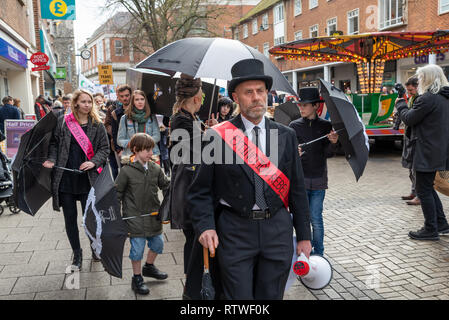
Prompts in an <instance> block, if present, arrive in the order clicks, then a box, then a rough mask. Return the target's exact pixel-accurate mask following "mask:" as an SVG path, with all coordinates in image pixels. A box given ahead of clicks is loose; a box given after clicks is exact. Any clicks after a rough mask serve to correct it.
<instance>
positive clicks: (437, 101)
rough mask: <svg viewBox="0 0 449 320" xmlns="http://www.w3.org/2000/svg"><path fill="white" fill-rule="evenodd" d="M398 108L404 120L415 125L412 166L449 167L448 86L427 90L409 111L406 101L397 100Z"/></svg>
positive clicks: (422, 168) (430, 169)
mask: <svg viewBox="0 0 449 320" xmlns="http://www.w3.org/2000/svg"><path fill="white" fill-rule="evenodd" d="M397 108H398V112H399V115H400V117H401V120H402V121H403V122H404V123H405V124H406V125H407V126H411V127H412V132H411V139H410V140H411V143H414V144H415V153H414V155H413V169H414V170H416V171H420V172H433V171H441V170H449V87H443V88H442V89H441V91H440V92H439V93H438V94H432V93H430V92H426V93H425V94H423V95H422V96H420V97H418V98H417V99H416V100H415V102H414V103H413V107H412V108H411V109H410V110H409V109H408V108H407V104H406V103H405V101H404V100H401V101H398V107H397Z"/></svg>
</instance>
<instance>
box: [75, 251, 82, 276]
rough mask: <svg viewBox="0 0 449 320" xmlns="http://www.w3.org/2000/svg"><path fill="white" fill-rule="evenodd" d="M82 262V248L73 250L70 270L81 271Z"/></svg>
mask: <svg viewBox="0 0 449 320" xmlns="http://www.w3.org/2000/svg"><path fill="white" fill-rule="evenodd" d="M82 264H83V250H82V249H79V250H75V251H73V262H72V271H81V267H82Z"/></svg>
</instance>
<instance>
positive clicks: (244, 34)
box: [243, 23, 248, 39]
mask: <svg viewBox="0 0 449 320" xmlns="http://www.w3.org/2000/svg"><path fill="white" fill-rule="evenodd" d="M246 38H248V24H247V23H245V24H244V25H243V39H246Z"/></svg>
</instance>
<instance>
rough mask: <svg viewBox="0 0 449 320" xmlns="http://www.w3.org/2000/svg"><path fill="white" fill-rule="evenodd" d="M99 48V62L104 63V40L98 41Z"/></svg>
mask: <svg viewBox="0 0 449 320" xmlns="http://www.w3.org/2000/svg"><path fill="white" fill-rule="evenodd" d="M97 48H98V52H97V58H98V62H99V63H103V62H104V49H103V40H100V41H98V44H97Z"/></svg>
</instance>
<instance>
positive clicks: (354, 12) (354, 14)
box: [347, 8, 360, 34]
mask: <svg viewBox="0 0 449 320" xmlns="http://www.w3.org/2000/svg"><path fill="white" fill-rule="evenodd" d="M359 12H360V11H359V8H357V9H354V10H351V11H348V13H347V17H348V34H358V33H359V32H360V19H359V17H360V15H359ZM355 17H357V31H355V32H351V31H350V30H351V19H353V18H355Z"/></svg>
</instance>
